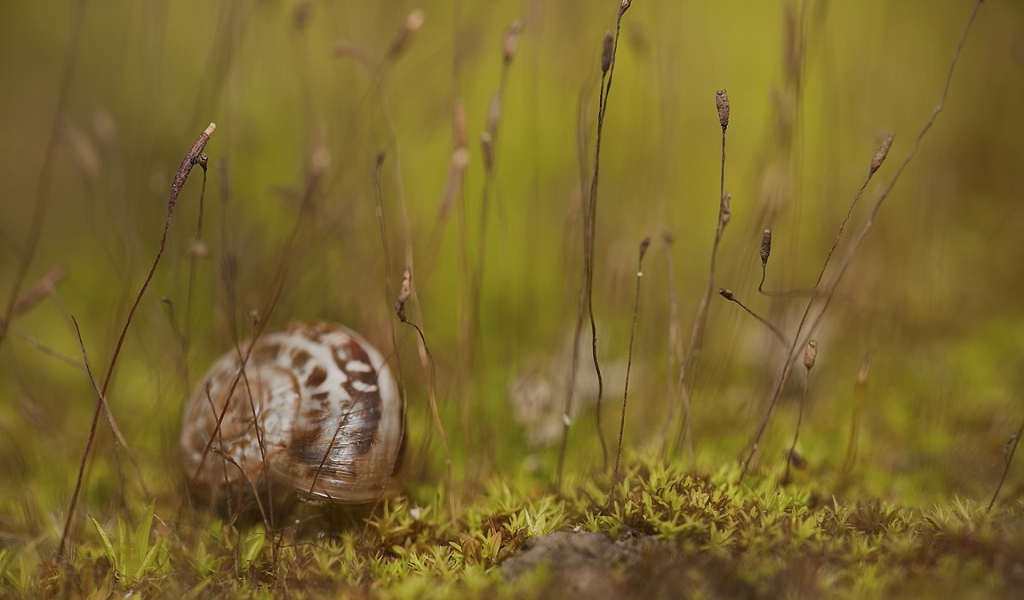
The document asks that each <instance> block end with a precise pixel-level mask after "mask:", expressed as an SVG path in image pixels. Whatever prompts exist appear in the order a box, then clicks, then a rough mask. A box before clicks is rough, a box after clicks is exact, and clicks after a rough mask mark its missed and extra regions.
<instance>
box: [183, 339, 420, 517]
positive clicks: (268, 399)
mask: <svg viewBox="0 0 1024 600" xmlns="http://www.w3.org/2000/svg"><path fill="white" fill-rule="evenodd" d="M247 351H248V357H249V358H248V360H247V361H246V364H245V367H244V368H242V360H241V358H242V357H244V356H246V352H247ZM404 433H405V427H404V412H403V409H402V402H401V399H400V397H399V393H398V388H397V386H396V384H395V381H394V379H393V378H392V376H391V372H390V371H389V369H388V367H387V365H386V364H385V361H384V359H383V357H382V356H381V354H380V352H378V351H377V350H376V349H375V348H373V346H371V345H370V344H369V343H367V342H366V340H364V339H363V338H362V337H360V336H359V335H358V334H356V333H355V332H353V331H351V330H349V329H347V328H345V327H343V326H341V325H335V324H331V323H322V322H318V323H293V324H291V325H289V326H288V328H287V329H286V330H285V331H281V332H276V333H270V334H265V335H262V336H260V337H259V338H258V339H257V341H256V342H255V343H254V344H251V348H250V343H244V344H241V345H239V347H238V349H236V350H232V351H231V352H228V353H227V354H225V355H224V356H222V357H221V358H220V359H218V360H217V361H216V362H215V363H214V364H213V366H212V367H211V368H210V370H209V372H208V373H207V374H206V376H205V377H203V379H202V381H200V382H199V384H198V385H197V386H196V388H195V391H194V393H193V394H192V398H191V399H190V400H189V402H188V404H187V406H186V408H185V415H184V420H183V422H182V430H181V447H182V451H183V460H184V467H185V475H186V477H187V478H188V481H189V483H190V484H191V485H192V487H193V488H194V489H195V490H197V491H199V492H203V493H205V494H206V495H209V496H217V495H219V494H220V492H222V491H227V490H238V489H239V488H241V491H242V492H243V493H247V491H252V490H258V489H262V487H263V486H265V485H266V481H265V480H269V481H270V482H272V483H276V484H281V485H284V486H286V487H288V488H291V489H294V490H296V491H297V492H299V493H300V494H301V495H303V496H306V497H307V498H311V499H317V500H324V501H329V502H337V503H345V504H359V503H366V502H372V501H374V500H376V499H378V498H380V497H381V496H383V495H385V494H386V493H387V492H389V491H392V490H393V488H394V486H395V483H396V482H395V474H396V471H397V469H398V466H399V463H400V459H401V457H400V454H401V449H402V442H403V437H404Z"/></svg>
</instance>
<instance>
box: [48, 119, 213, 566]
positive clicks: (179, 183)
mask: <svg viewBox="0 0 1024 600" xmlns="http://www.w3.org/2000/svg"><path fill="white" fill-rule="evenodd" d="M216 128H217V126H216V125H214V124H213V123H210V125H209V126H208V127H207V128H206V129H205V130H203V132H202V133H200V134H199V137H198V138H196V141H195V143H193V144H192V148H190V149H189V151H188V152H187V153H186V154H185V158H183V159H182V160H181V164H180V165H179V166H178V171H177V172H176V173H175V175H174V180H173V181H172V182H171V193H170V197H169V198H168V200H167V217H166V219H164V231H163V234H162V235H161V236H160V249H159V250H158V251H157V253H156V258H155V259H153V266H152V267H150V269H149V273H148V274H147V275H146V279H145V281H144V282H143V283H142V288H141V289H140V290H139V293H138V295H137V296H136V297H135V302H134V303H133V304H132V307H131V309H130V310H129V311H128V317H127V318H126V319H125V322H124V327H123V328H122V329H121V335H120V336H119V337H118V339H117V345H116V346H114V353H113V355H112V356H111V357H110V366H108V367H107V374H106V376H105V377H104V378H103V385H102V386H101V387H100V392H99V399H98V400H97V401H96V409H95V410H94V411H93V416H92V425H90V427H89V437H88V438H87V440H86V442H85V450H84V451H83V452H82V460H81V462H80V464H79V466H78V476H77V478H76V479H75V491H74V492H72V494H71V503H70V505H69V506H68V514H67V517H66V518H65V520H64V529H63V530H62V531H61V535H60V544H59V545H58V546H57V555H58V556H63V555H64V546H65V544H66V543H67V538H68V533H69V532H70V531H71V521H72V519H73V518H74V516H75V507H76V506H77V504H78V495H79V493H80V492H81V490H82V481H83V479H84V477H85V464H86V461H87V459H88V458H89V451H90V450H91V449H92V444H93V440H94V439H95V437H96V426H97V425H98V423H99V418H100V411H101V410H102V409H103V405H104V399H105V398H106V396H107V388H108V387H109V386H110V379H111V378H112V377H113V375H114V368H115V367H116V366H117V358H118V356H120V354H121V347H122V346H123V345H124V340H125V337H126V336H127V335H128V328H129V327H130V326H131V324H132V319H133V318H134V316H135V311H136V310H137V309H138V307H139V304H141V303H142V297H143V295H145V293H146V289H147V288H149V284H150V282H151V281H152V280H153V274H154V273H156V268H157V266H158V265H159V264H160V258H161V257H162V256H163V254H164V247H165V246H166V245H167V233H168V231H169V230H170V228H171V215H172V214H173V213H174V206H175V205H176V204H177V203H178V194H180V193H181V188H182V187H184V186H185V180H187V179H188V174H189V173H190V172H192V167H193V166H195V165H196V164H197V162H198V160H199V155H200V154H201V153H202V152H203V150H204V149H205V148H206V144H207V142H209V141H210V135H212V134H213V132H214V130H215V129H216Z"/></svg>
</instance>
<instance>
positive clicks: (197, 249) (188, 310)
mask: <svg viewBox="0 0 1024 600" xmlns="http://www.w3.org/2000/svg"><path fill="white" fill-rule="evenodd" d="M207 162H208V159H207V157H206V155H205V154H202V155H200V160H199V162H198V164H199V166H201V167H202V168H203V185H202V187H201V188H200V190H199V216H198V217H197V218H196V235H195V237H194V238H192V244H191V245H190V246H189V249H188V255H189V259H188V292H187V293H186V296H185V324H184V329H185V331H184V335H183V338H184V340H185V354H186V355H187V354H188V346H189V342H190V341H191V339H192V295H193V292H194V291H195V287H196V269H197V268H198V262H199V259H200V258H206V256H207V254H208V252H207V249H206V244H204V243H203V209H204V205H205V200H206V174H207V173H206V166H207ZM185 369H186V370H185V380H186V381H188V361H187V360H186V361H185Z"/></svg>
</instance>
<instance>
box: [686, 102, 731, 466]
mask: <svg viewBox="0 0 1024 600" xmlns="http://www.w3.org/2000/svg"><path fill="white" fill-rule="evenodd" d="M715 107H716V108H717V109H718V124H719V126H720V127H721V128H722V160H721V166H720V168H719V180H718V218H717V219H716V221H715V241H714V242H713V243H712V245H711V265H710V266H709V267H708V282H707V285H706V286H705V287H704V295H703V296H701V300H700V305H698V307H697V318H696V319H694V322H693V330H692V332H691V334H690V345H689V347H688V348H687V350H686V354H685V355H684V356H683V361H682V366H681V367H680V369H679V389H680V390H682V393H683V399H684V402H685V403H686V404H687V405H689V403H690V390H689V384H688V380H687V378H689V379H690V380H692V379H693V370H694V368H695V367H696V365H697V362H698V360H699V358H700V353H701V350H702V349H703V346H704V329H705V328H706V327H707V322H708V306H709V305H710V304H711V292H712V291H713V290H714V287H715V263H716V261H717V259H718V246H719V244H720V243H721V242H722V233H723V232H724V231H725V226H726V225H728V224H729V219H730V218H731V216H732V209H731V208H730V206H729V201H730V199H731V198H732V196H731V195H730V194H726V193H725V132H726V130H727V129H728V128H729V117H730V114H731V112H732V105H731V104H730V103H729V94H728V92H726V90H718V91H717V92H715ZM689 412H690V411H689V410H687V415H686V418H685V419H684V421H683V423H681V424H680V429H681V433H682V435H683V438H684V444H686V447H687V451H688V453H689V455H690V460H691V462H692V461H693V432H692V426H691V424H690V418H689Z"/></svg>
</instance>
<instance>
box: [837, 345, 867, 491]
mask: <svg viewBox="0 0 1024 600" xmlns="http://www.w3.org/2000/svg"><path fill="white" fill-rule="evenodd" d="M870 366H871V355H870V354H865V355H864V358H863V360H861V363H860V370H859V371H858V372H857V379H856V382H855V383H854V389H853V415H851V416H850V439H849V441H848V442H847V444H846V455H845V456H844V457H843V466H842V468H841V469H840V471H839V486H840V487H842V486H845V485H846V481H847V479H848V478H849V476H850V473H851V472H852V471H853V465H854V463H855V462H856V461H857V443H858V438H859V436H860V412H861V408H862V406H863V404H864V399H863V397H862V396H863V395H864V388H866V387H867V381H868V368H869V367H870Z"/></svg>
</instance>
